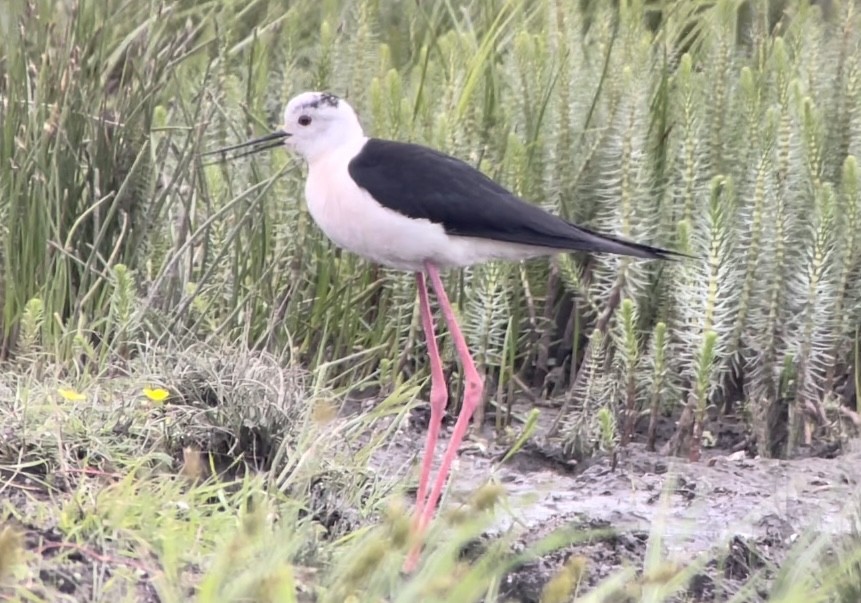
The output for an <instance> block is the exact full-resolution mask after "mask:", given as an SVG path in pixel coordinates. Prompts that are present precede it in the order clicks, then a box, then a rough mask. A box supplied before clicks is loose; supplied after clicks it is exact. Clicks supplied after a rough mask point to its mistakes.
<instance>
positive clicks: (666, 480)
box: [375, 409, 861, 603]
mask: <svg viewBox="0 0 861 603" xmlns="http://www.w3.org/2000/svg"><path fill="white" fill-rule="evenodd" d="M543 414H544V415H548V418H549V417H552V414H553V413H552V411H550V412H544V413H543ZM426 415H427V411H426V409H419V411H418V413H417V418H416V420H414V421H413V422H412V423H411V425H410V427H409V428H408V429H406V430H404V431H402V432H400V433H399V434H398V437H397V438H396V441H395V442H393V443H392V445H391V446H390V447H388V449H387V450H385V451H381V452H380V454H379V456H378V458H377V463H378V466H377V470H382V468H383V467H386V466H388V467H391V466H393V464H392V463H393V462H394V463H403V461H404V459H405V458H406V456H409V455H415V456H416V457H417V458H418V459H420V458H421V454H422V452H423V446H424V437H423V431H424V425H426V421H427V416H426ZM541 423H543V420H542V422H541ZM452 424H453V421H450V420H448V418H447V420H446V422H445V424H444V428H443V435H442V437H441V438H440V440H441V441H440V444H439V447H438V449H437V458H439V456H441V455H442V452H443V450H444V447H445V446H446V445H447V441H448V440H447V436H448V433H450V430H451V427H452ZM671 427H672V421H667V425H666V428H665V429H664V430H663V431H664V434H665V435H666V436H668V434H669V433H671ZM545 428H546V426H545V425H543V424H542V425H540V427H539V430H538V435H537V437H535V438H533V439H532V440H531V441H530V443H528V444H527V446H525V447H524V448H523V449H522V450H521V451H520V452H518V453H517V454H516V455H514V456H513V457H512V458H509V459H508V460H507V461H506V462H505V463H504V464H499V460H500V459H501V458H502V456H503V455H504V452H505V448H504V447H502V446H499V445H496V444H494V443H492V442H493V438H484V437H481V436H475V435H474V434H473V435H472V436H470V437H469V438H468V441H467V442H465V444H464V445H463V447H462V449H461V450H462V452H461V454H460V456H459V459H458V460H457V461H456V462H455V465H454V468H453V477H452V481H451V482H450V486H449V491H448V494H447V495H446V496H448V500H449V504H457V501H462V500H466V499H467V498H468V497H469V495H470V493H472V492H474V491H475V489H476V488H478V487H479V486H481V485H482V484H485V483H487V481H488V479H491V476H492V479H493V480H494V481H496V482H497V483H500V484H502V485H503V487H504V489H505V492H506V496H507V501H506V503H507V504H506V509H505V510H499V511H498V512H497V519H496V520H495V521H496V523H495V525H494V528H493V530H491V533H488V534H487V535H486V536H487V538H488V539H492V538H494V537H495V536H498V535H499V534H502V533H504V532H505V533H509V535H511V533H512V532H513V534H514V535H515V537H516V544H515V548H516V549H517V550H525V549H526V548H527V547H529V545H531V544H533V543H535V542H537V541H538V540H540V539H541V538H543V537H544V536H547V535H548V534H551V533H552V532H554V531H555V530H558V529H560V528H570V527H581V528H583V530H584V531H588V530H595V529H598V530H602V532H605V533H604V535H600V536H595V537H590V538H587V539H586V540H585V541H583V542H581V543H579V544H576V545H571V546H567V547H565V548H563V549H560V550H557V551H555V552H553V553H552V554H549V555H545V556H543V557H541V558H539V559H536V560H535V561H533V562H531V563H528V564H526V565H522V566H520V567H519V568H517V569H516V570H515V571H513V572H512V573H511V574H510V575H509V576H508V577H507V580H506V581H505V582H506V583H505V586H504V588H503V589H502V593H503V595H504V597H505V600H508V601H518V602H524V603H532V602H535V603H537V602H538V601H539V598H540V593H541V589H542V588H543V586H544V585H545V584H546V583H547V581H548V580H549V579H551V578H552V577H553V576H554V575H555V574H556V573H557V572H558V571H559V569H560V568H561V567H562V565H563V564H564V563H565V562H566V560H568V559H569V558H570V557H571V556H572V555H576V556H582V557H585V559H586V575H585V576H584V578H583V580H582V582H581V583H580V591H579V592H580V593H583V592H587V591H588V590H589V589H590V588H591V587H593V586H595V585H597V584H598V583H600V582H601V581H602V580H604V579H605V578H607V577H608V576H610V575H611V574H614V573H615V572H618V571H619V570H620V569H621V568H623V567H633V568H636V569H638V570H640V571H641V570H642V568H643V566H644V559H645V555H646V550H647V543H648V542H649V539H650V537H654V536H655V535H660V537H661V545H662V546H661V553H662V558H663V559H664V560H665V561H668V562H669V565H667V566H665V567H676V568H684V567H687V566H691V565H692V564H695V563H696V562H697V561H699V562H701V563H702V566H701V567H699V568H698V569H696V571H695V573H694V578H693V580H692V581H691V582H690V584H689V585H688V588H687V591H686V592H683V593H682V594H680V595H679V598H678V600H679V601H726V600H729V599H730V597H731V596H732V594H733V593H734V592H737V591H738V589H739V588H741V586H742V585H748V588H749V587H750V585H751V584H753V583H756V584H757V586H756V587H755V588H753V589H752V593H753V598H748V599H746V600H756V598H757V596H759V597H761V598H762V600H764V597H765V596H767V594H768V590H769V585H770V582H771V579H772V578H773V577H774V575H775V572H776V570H777V568H779V567H780V565H781V563H782V562H783V561H784V560H785V558H786V556H787V555H788V554H789V553H790V551H791V549H792V548H793V547H796V548H797V547H800V546H804V542H806V540H805V539H807V538H812V537H815V536H817V535H822V534H825V535H830V536H833V537H834V539H836V538H839V537H841V536H852V535H857V533H858V532H857V530H858V529H859V515H858V514H859V512H861V503H859V500H861V499H859V492H861V490H859V483H861V445H859V442H858V441H857V440H854V441H849V442H848V443H846V444H844V445H843V446H840V447H837V446H824V447H821V448H819V449H806V450H802V451H801V452H800V453H799V454H798V455H797V457H796V458H792V459H787V460H777V459H763V458H759V457H753V458H752V457H751V456H750V454H749V453H748V452H747V451H746V450H745V446H744V442H745V434H744V430H743V428H741V427H738V426H736V425H735V424H733V423H732V422H731V421H730V422H727V421H723V422H720V423H719V422H718V421H713V422H712V424H711V425H709V426H708V427H707V429H709V430H710V431H711V433H714V434H716V436H717V437H716V438H715V442H716V443H717V444H718V445H720V447H714V448H709V449H706V450H704V451H703V457H702V459H701V460H700V461H698V462H696V463H691V462H688V461H687V460H685V459H680V458H673V457H668V456H666V455H662V454H659V453H656V452H649V451H647V450H646V449H645V446H644V445H643V444H641V443H637V442H635V443H632V444H630V445H628V446H627V447H626V448H625V449H624V450H617V451H616V452H615V453H614V454H599V455H596V456H594V457H592V458H590V459H588V461H587V462H581V463H574V462H569V461H566V460H565V459H564V458H562V457H561V455H560V453H559V451H558V449H557V448H555V447H553V446H552V445H549V444H546V443H544V440H545V439H544V438H542V437H541V433H542V431H543V430H545ZM484 432H485V434H487V435H489V432H490V429H489V428H485V429H484ZM640 435H641V436H642V434H640ZM641 439H643V438H642V437H641ZM658 444H659V445H658V449H659V450H660V442H659V443H658ZM375 464H376V463H375ZM608 530H609V532H611V533H610V534H609V535H608V534H606V532H607V531H608ZM834 539H831V540H832V541H833V540H834ZM619 600H621V601H624V600H625V599H624V598H622V599H619ZM637 600H639V599H637Z"/></svg>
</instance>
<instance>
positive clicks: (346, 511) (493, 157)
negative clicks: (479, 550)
mask: <svg viewBox="0 0 861 603" xmlns="http://www.w3.org/2000/svg"><path fill="white" fill-rule="evenodd" d="M820 4H822V5H823V6H824V7H825V9H824V10H820V8H819V7H818V6H817V5H816V3H814V4H810V3H804V2H781V1H765V0H761V1H750V2H736V1H730V0H718V1H716V2H687V3H686V2H677V3H673V2H664V3H660V2H636V1H632V2H620V3H609V2H587V1H584V2H580V3H578V4H577V6H574V5H573V3H570V2H567V1H563V0H558V1H553V0H545V1H540V2H525V1H516V0H509V1H503V0H482V1H478V0H477V1H475V2H462V3H411V2H402V1H396V0H380V1H379V2H374V3H364V4H360V3H350V4H348V3H343V4H342V3H339V2H336V1H333V0H329V1H324V2H311V1H308V2H297V3H291V2H286V1H282V0H250V1H244V0H243V1H239V0H225V1H221V2H196V1H191V0H176V1H170V2H169V1H155V0H150V1H142V2H121V1H119V0H108V1H96V0H77V1H75V0H61V1H58V2H56V1H49V0H12V1H10V2H6V3H3V4H2V6H0V33H2V38H3V40H2V49H3V53H2V57H0V242H2V248H0V256H2V257H0V260H2V262H0V304H2V308H3V309H2V317H0V323H2V327H3V328H2V333H0V335H2V346H0V356H2V359H3V362H4V364H3V366H2V370H3V373H2V377H0V431H2V440H0V453H2V454H0V478H2V484H0V493H2V496H0V500H2V505H3V507H2V513H3V515H2V517H3V518H4V519H3V522H4V523H3V526H2V527H0V574H2V579H3V590H2V593H3V596H4V597H7V598H9V599H11V600H19V601H34V600H46V601H48V600H62V598H63V597H65V600H70V601H78V600H94V601H114V600H129V601H132V600H162V601H182V600H188V599H195V600H200V601H239V600H257V601H292V600H320V601H339V602H341V601H352V600H358V601H458V602H459V601H464V602H466V601H479V600H486V601H496V600H502V598H503V596H504V595H503V594H501V593H504V592H505V585H506V581H505V580H506V578H505V576H506V571H507V570H508V569H509V568H511V567H513V566H514V565H516V564H518V563H520V562H521V561H523V560H525V559H531V558H532V556H534V555H537V554H538V553H539V552H540V551H526V552H518V553H514V552H512V550H511V547H510V546H509V545H510V544H511V543H508V542H506V541H505V540H504V539H503V540H502V541H500V542H497V543H495V544H493V545H492V546H491V547H490V548H489V550H487V551H486V552H484V553H483V554H482V555H477V554H470V553H469V552H468V551H470V550H473V549H472V548H471V546H467V545H468V544H469V545H472V544H473V543H474V540H475V538H476V537H477V536H478V535H479V534H480V533H481V532H482V529H483V528H485V527H487V525H488V524H487V522H488V521H490V520H489V517H485V516H484V515H483V514H482V513H472V514H467V517H468V518H469V519H468V521H465V522H464V521H463V514H458V517H459V518H460V519H459V521H458V522H454V521H453V519H452V518H449V519H448V520H446V521H442V522H439V524H438V525H437V526H436V528H435V531H434V532H433V533H432V534H431V540H430V542H429V545H428V547H429V549H428V553H427V557H426V563H425V565H424V566H423V567H422V568H421V570H420V572H419V573H417V574H416V575H414V576H406V577H405V576H401V575H400V574H399V570H400V564H401V558H402V552H403V549H404V547H405V544H406V543H407V541H408V539H409V538H408V534H409V530H408V525H407V524H406V523H405V522H406V516H405V515H404V513H405V511H404V510H403V509H404V508H406V509H408V508H409V506H408V505H407V506H404V504H405V503H402V502H400V501H401V499H402V498H403V497H405V495H406V493H405V492H404V488H405V487H406V485H407V484H409V483H412V482H414V476H411V473H410V471H411V467H403V468H394V469H392V468H390V467H387V469H388V470H387V471H386V472H380V474H374V473H372V472H371V471H370V470H369V458H370V457H371V455H372V454H373V453H374V452H375V451H376V450H379V448H380V446H384V445H385V444H384V443H385V442H386V441H387V440H388V439H389V438H390V436H391V434H392V433H393V430H396V429H399V428H404V424H405V417H406V416H407V412H408V409H409V408H410V406H411V405H412V404H413V403H414V402H415V400H416V399H417V397H418V394H419V393H420V391H421V388H422V387H423V386H424V385H425V380H426V373H425V370H426V367H425V366H424V360H423V356H422V352H421V350H422V347H421V337H420V329H419V326H418V321H417V316H416V314H415V305H414V291H413V288H412V280H411V279H410V278H409V276H408V275H402V274H397V273H390V272H388V271H383V270H379V269H377V268H375V267H373V266H369V265H367V264H365V263H364V262H362V261H360V260H357V259H356V258H354V257H351V256H349V255H346V254H341V253H339V252H338V251H336V250H334V249H333V248H332V247H331V246H330V245H329V244H328V243H327V242H326V241H325V240H323V239H322V238H321V236H320V234H319V233H318V232H317V230H316V229H315V228H314V226H313V224H311V222H310V219H309V217H308V215H307V212H306V211H305V208H304V205H303V203H302V190H301V186H302V177H301V176H302V175H301V169H300V168H299V167H298V165H297V164H296V163H295V162H294V160H293V159H292V158H290V157H289V156H287V155H286V154H283V153H273V154H271V155H269V156H264V157H258V158H255V160H253V161H242V162H236V163H234V164H232V165H229V166H210V167H203V166H201V165H200V164H199V162H198V160H197V156H196V154H197V153H198V152H200V151H202V150H207V149H210V148H214V147H216V146H218V145H221V144H224V143H230V142H234V141H237V140H240V139H243V138H245V137H246V136H248V135H250V134H258V133H261V132H264V131H267V130H269V129H271V128H272V127H273V126H274V125H275V124H276V123H277V121H278V116H279V113H280V109H281V107H282V105H283V103H284V101H285V100H286V98H287V97H289V96H291V95H292V94H295V93H297V92H299V91H302V90H306V89H315V88H328V89H331V90H333V91H334V92H336V93H340V94H343V95H345V96H347V97H348V98H349V99H350V101H351V102H352V103H353V104H354V105H355V106H356V107H357V109H358V110H359V111H360V113H361V115H362V118H363V123H364V124H365V126H366V128H367V129H368V131H369V132H373V134H375V135H378V136H384V137H398V138H403V139H410V140H416V141H420V142H425V143H428V144H432V145H433V146H436V147H439V148H441V149H444V150H446V151H449V152H452V153H455V154H457V155H459V156H460V157H462V158H464V159H466V160H468V161H470V162H472V163H474V164H476V165H478V166H479V167H481V168H482V169H483V170H485V171H486V172H487V173H489V174H490V175H492V176H493V177H495V178H498V179H499V180H500V181H502V182H504V183H505V184H506V185H508V186H510V187H512V188H513V189H514V190H516V191H517V192H519V193H521V194H523V195H524V196H525V197H526V198H528V199H530V200H533V201H535V202H538V203H542V204H543V205H544V206H546V207H547V208H548V209H551V210H553V211H556V212H559V213H561V214H562V215H564V216H566V217H568V218H570V219H576V220H578V221H583V222H585V223H588V224H590V225H593V226H596V227H600V228H602V229H606V230H609V231H613V232H617V233H620V234H623V235H626V236H630V237H634V238H637V239H640V240H644V241H648V242H653V243H655V244H660V245H666V246H669V247H673V248H677V249H682V250H686V251H689V252H692V253H695V254H698V255H699V256H701V257H702V258H703V261H702V262H698V263H697V262H691V263H685V264H681V265H677V266H670V267H668V266H666V265H653V264H641V263H636V264H635V263H630V262H628V261H626V260H620V259H618V258H587V257H579V256H563V257H561V258H559V259H558V261H554V262H543V261H542V262H535V263H529V264H523V265H489V266H483V267H478V268H475V269H471V270H466V271H463V272H460V273H457V274H453V275H450V278H449V283H450V285H451V286H452V288H453V291H454V295H453V297H454V298H455V299H456V300H457V302H458V307H459V311H460V313H461V318H462V321H463V323H464V325H465V328H466V331H467V333H468V336H469V339H470V344H471V345H472V346H473V348H474V349H475V350H476V352H477V356H478V359H479V361H480V364H481V365H482V367H483V369H484V370H485V371H486V372H487V374H488V383H489V384H490V385H491V387H489V396H488V397H489V401H490V402H493V403H494V407H493V408H494V414H495V417H496V420H497V422H498V426H499V427H502V426H503V423H504V420H506V419H508V418H509V416H508V413H506V412H505V410H506V408H507V410H510V406H509V405H510V404H511V402H512V400H513V399H514V398H516V397H517V396H519V395H520V394H521V393H523V392H522V390H524V389H526V390H535V391H537V392H539V394H540V395H542V396H544V397H546V398H549V399H551V400H552V401H553V402H555V403H556V404H557V406H558V409H559V410H558V412H559V417H558V421H556V422H555V423H554V425H555V426H556V428H555V431H556V432H557V434H556V435H560V436H561V437H562V439H563V440H564V442H565V449H566V450H569V451H575V453H572V454H575V455H589V454H591V453H592V452H593V451H594V450H596V449H598V448H604V449H607V448H611V447H613V446H615V445H617V443H618V442H617V439H618V440H621V442H622V443H624V442H625V441H626V440H627V439H628V438H630V437H632V430H631V425H632V423H636V419H637V418H639V417H641V416H645V415H651V416H652V418H653V419H656V418H658V417H660V416H662V415H663V414H669V415H678V414H679V413H682V418H683V419H685V420H683V421H681V427H682V430H681V431H680V432H679V438H678V439H677V440H675V441H673V442H670V443H669V444H671V446H669V449H668V451H669V452H673V453H682V452H688V453H689V454H690V455H691V456H694V457H695V456H696V452H697V450H698V447H699V445H700V441H701V439H702V437H701V436H702V432H703V428H704V422H705V421H706V420H707V417H708V414H709V413H710V412H712V411H716V410H717V411H719V412H724V413H728V414H729V413H734V412H737V413H738V414H740V415H741V416H742V418H743V420H744V421H745V424H746V427H747V428H748V429H749V430H750V431H751V433H752V440H753V441H754V442H755V445H756V447H757V450H758V451H759V453H760V454H763V455H766V456H782V455H786V454H789V453H791V452H792V450H793V449H794V448H795V447H797V445H798V444H799V443H812V442H817V441H826V442H828V441H837V442H841V441H843V440H845V439H846V438H848V437H851V436H852V435H854V434H855V433H856V431H857V423H858V422H859V419H858V411H859V406H858V404H859V398H858V395H857V390H858V389H859V388H858V383H859V379H861V370H859V367H861V360H859V358H861V354H859V339H858V337H859V336H858V324H859V320H861V287H858V282H859V278H861V238H859V237H858V233H859V232H861V193H859V190H861V184H859V173H858V167H857V158H858V156H859V154H861V67H859V65H861V47H859V44H861V42H859V40H861V35H859V29H858V28H859V13H858V9H857V7H856V5H855V4H854V3H852V2H848V1H845V2H837V1H834V2H824V3H820ZM444 347H445V348H448V346H444ZM448 364H449V366H451V367H452V368H454V362H453V360H452V359H451V356H449V362H448ZM455 385H456V381H455ZM144 388H156V389H157V388H164V389H165V390H166V391H167V392H168V393H169V394H170V397H169V398H168V399H167V400H164V401H161V403H159V401H157V400H151V399H149V398H148V397H147V396H146V395H145V394H144V393H143V392H144ZM360 388H368V389H369V390H370V391H376V392H378V393H379V397H380V400H381V403H380V404H379V405H378V406H377V407H376V408H375V410H374V411H373V412H371V413H368V414H365V415H362V416H355V415H353V414H346V415H338V414H337V413H336V412H334V409H338V408H340V405H341V404H342V402H343V401H344V400H345V397H344V395H345V392H346V391H347V390H355V389H360ZM61 391H62V393H61ZM456 393H457V392H456V391H455V392H454V395H452V400H453V404H455V403H456V400H457V395H456ZM156 397H157V396H156ZM382 419H385V420H382ZM548 435H554V434H548ZM650 440H651V441H650V442H649V443H650V444H651V445H654V444H655V442H654V438H650ZM481 498H482V497H481V496H479V497H478V498H477V499H476V500H481ZM476 504H477V503H476ZM480 506H482V507H483V506H484V505H480ZM585 537H586V535H585V534H584V533H581V532H574V533H567V532H566V533H562V534H559V535H558V536H554V537H553V538H552V539H551V541H550V542H547V543H542V544H541V545H539V548H540V547H545V546H546V547H547V548H552V547H561V546H563V545H564V544H565V543H569V542H571V541H572V540H576V539H578V538H580V539H582V538H585ZM656 542H659V541H656ZM655 546H656V547H657V545H655ZM829 546H830V543H827V542H823V541H821V540H819V541H816V543H815V546H809V547H804V548H801V550H800V552H799V555H798V556H797V557H795V558H794V561H792V562H791V563H790V564H789V565H787V567H785V568H782V569H781V572H780V575H781V576H782V578H781V579H778V580H777V582H776V584H777V586H776V587H775V589H774V590H773V592H772V593H771V595H770V596H771V599H770V600H773V601H801V600H803V601H810V600H816V601H829V600H835V598H836V597H838V596H843V597H844V598H843V601H853V602H854V601H857V600H858V596H857V593H858V590H857V589H858V586H857V585H858V584H859V577H858V570H857V552H858V551H857V550H856V549H857V544H856V545H854V547H855V548H852V547H850V548H849V549H847V550H845V551H843V552H842V553H841V555H839V556H838V557H837V561H834V557H827V556H825V550H826V549H827V548H828V547H829ZM462 549H464V550H466V551H467V552H465V553H463V554H461V552H462ZM655 550H656V551H657V553H655V552H654V551H653V552H651V553H650V555H649V556H648V558H647V560H646V561H645V567H644V568H641V569H643V571H642V572H639V573H637V572H635V571H634V570H633V568H632V569H630V570H629V571H623V572H622V573H620V574H619V575H618V576H616V577H615V578H613V579H611V580H610V582H609V583H607V584H606V585H605V587H603V589H602V588H597V589H595V590H592V591H591V592H590V593H588V594H586V593H582V592H578V591H577V588H576V587H577V584H578V580H579V578H580V577H582V571H583V568H582V564H581V562H580V561H579V560H578V559H576V558H572V559H571V561H570V562H569V563H568V564H567V565H566V566H565V567H564V568H563V569H560V573H559V574H558V575H557V576H556V577H555V578H554V579H553V580H551V581H550V582H549V583H548V585H547V587H546V590H545V594H544V601H546V602H551V601H565V600H568V599H570V598H571V596H575V595H578V596H579V595H582V596H581V599H578V600H583V601H618V600H626V599H625V597H629V598H632V599H633V600H642V601H662V600H669V597H670V596H671V594H672V593H682V590H683V586H684V584H685V583H686V582H687V580H688V579H689V578H691V577H692V576H694V575H695V574H696V572H697V571H698V569H699V568H698V566H697V564H696V563H692V564H691V566H690V567H688V568H683V569H681V570H680V571H675V570H671V569H668V568H667V567H665V566H663V565H662V563H663V562H662V561H661V556H660V551H659V550H658V549H657V548H655ZM822 559H826V560H827V561H825V562H823V561H822ZM704 562H705V561H703V563H704ZM586 565H587V571H588V562H587V564H586ZM853 572H854V574H853ZM781 580H782V581H781ZM852 584H854V585H855V586H854V588H855V589H856V590H855V591H854V594H853V591H851V588H853V587H852V586H851V585H852ZM72 586H74V592H70V589H72ZM757 588H758V586H757V585H755V584H754V583H753V582H752V584H751V586H750V588H747V589H746V590H744V589H743V590H742V591H741V592H739V593H738V594H736V595H735V596H734V597H735V598H734V599H733V600H735V601H747V600H757V596H758V595H757V592H756V591H757ZM841 589H843V590H841ZM620 593H626V594H620ZM839 593H843V594H842V595H840V594H839ZM847 593H848V594H847ZM569 595H570V596H569ZM686 596H687V595H684V594H678V598H680V599H681V600H685V597H686ZM351 597H353V598H351ZM853 597H854V598H853Z"/></svg>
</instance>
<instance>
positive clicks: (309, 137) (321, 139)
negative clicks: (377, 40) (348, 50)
mask: <svg viewBox="0 0 861 603" xmlns="http://www.w3.org/2000/svg"><path fill="white" fill-rule="evenodd" d="M364 138H365V133H364V132H363V131H362V126H361V124H360V123H359V118H358V117H357V116H356V112H355V111H353V108H352V107H351V106H350V105H349V103H347V101H345V100H344V99H341V98H338V97H337V96H335V95H334V94H329V93H328V92H303V93H302V94H299V95H298V96H295V97H293V98H292V99H291V100H290V102H289V103H287V106H286V107H285V108H284V123H283V124H281V128H280V129H278V130H277V131H275V132H273V133H272V134H267V135H266V136H261V137H260V138H255V139H254V140H249V141H248V142H243V143H240V144H237V145H233V146H230V147H225V148H223V149H218V150H215V151H209V152H207V153H204V155H214V154H220V155H221V156H222V158H226V157H227V155H226V153H227V151H233V150H236V149H241V148H245V147H253V148H252V149H251V150H249V151H245V152H243V153H240V154H238V155H234V156H233V158H236V157H244V156H245V155H251V154H253V153H258V152H260V151H265V150H267V149H271V148H274V147H280V146H281V145H284V146H286V147H288V148H290V149H292V150H294V151H296V152H297V153H299V154H300V155H301V156H302V157H304V158H305V160H306V161H308V162H311V161H313V160H314V159H315V158H316V157H319V156H321V155H323V154H324V153H327V152H329V151H332V150H334V149H337V148H339V147H341V146H343V145H355V144H360V143H361V142H362V141H364ZM264 143H265V144H264Z"/></svg>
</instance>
